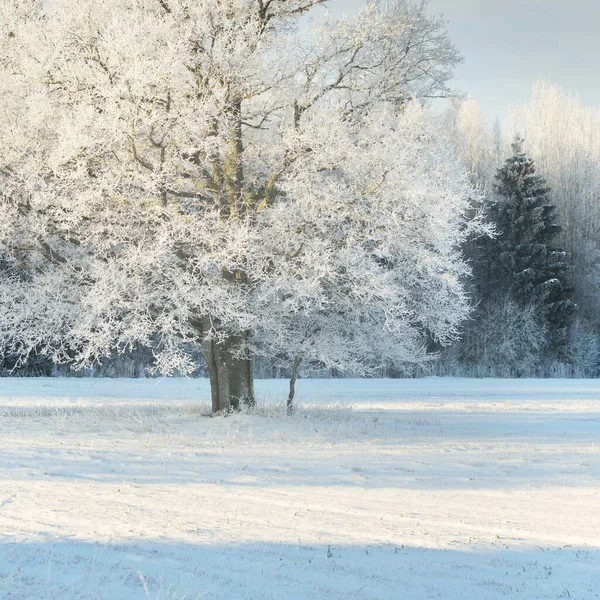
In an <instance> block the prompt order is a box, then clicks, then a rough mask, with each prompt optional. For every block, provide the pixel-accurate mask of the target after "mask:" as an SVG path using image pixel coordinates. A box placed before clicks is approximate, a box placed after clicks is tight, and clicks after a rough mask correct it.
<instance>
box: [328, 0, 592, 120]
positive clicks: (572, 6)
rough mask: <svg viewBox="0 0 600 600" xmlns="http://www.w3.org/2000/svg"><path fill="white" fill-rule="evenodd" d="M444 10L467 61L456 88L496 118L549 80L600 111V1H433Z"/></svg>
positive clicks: (340, 0)
mask: <svg viewBox="0 0 600 600" xmlns="http://www.w3.org/2000/svg"><path fill="white" fill-rule="evenodd" d="M364 3H365V2H364V0H334V1H333V2H332V4H331V12H332V13H333V14H334V15H339V14H341V13H343V12H345V13H347V14H355V13H356V12H357V11H358V10H359V8H360V7H361V6H363V5H364ZM428 10H429V12H431V13H434V14H439V13H443V14H444V16H445V18H446V19H447V20H448V21H449V24H448V29H449V32H450V36H451V38H452V41H453V42H454V43H455V44H456V45H457V46H458V47H459V48H460V50H461V52H462V53H463V55H464V57H465V60H464V63H463V64H462V65H460V66H459V67H458V69H457V70H456V77H455V85H456V86H457V87H458V88H459V90H460V91H462V92H469V93H470V94H471V95H472V96H474V97H475V99H476V100H477V101H478V102H479V104H481V106H482V108H483V110H484V111H485V113H486V115H487V117H488V119H489V120H490V121H491V120H493V119H494V117H496V116H497V117H502V116H503V114H504V113H505V111H506V109H507V108H508V105H509V104H510V103H516V102H521V101H524V100H526V99H527V98H528V97H529V94H530V91H531V87H532V84H533V82H534V81H535V80H536V79H537V78H539V77H544V78H546V79H548V80H549V81H551V82H552V83H557V84H558V85H560V86H561V87H562V88H564V89H566V90H570V91H574V92H578V93H579V95H580V96H581V99H582V100H583V102H584V103H585V104H589V105H594V106H600V0H429V8H428Z"/></svg>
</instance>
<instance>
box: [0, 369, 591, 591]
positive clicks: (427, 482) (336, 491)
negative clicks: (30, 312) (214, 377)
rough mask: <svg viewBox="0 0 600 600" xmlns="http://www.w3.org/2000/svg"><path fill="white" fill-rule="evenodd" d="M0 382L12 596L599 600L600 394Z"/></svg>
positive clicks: (560, 384)
mask: <svg viewBox="0 0 600 600" xmlns="http://www.w3.org/2000/svg"><path fill="white" fill-rule="evenodd" d="M297 389H298V410H297V411H296V414H295V415H294V416H292V417H286V416H285V414H284V408H283V406H284V399H285V396H286V392H287V382H286V381H281V380H280V381H257V382H256V390H257V396H258V399H259V406H258V407H257V409H256V410H255V411H253V412H247V413H242V414H235V415H233V416H230V417H227V418H223V417H219V418H210V417H209V416H207V415H208V413H209V412H210V409H209V402H208V401H209V387H208V382H207V381H205V380H186V379H166V380H162V381H156V380H106V379H104V380H101V379H12V378H11V379H1V380H0V598H1V599H2V600H16V599H36V600H37V599H43V600H49V599H57V600H60V599H68V600H75V599H77V600H80V599H106V600H120V599H127V600H129V599H133V600H138V599H140V600H147V599H152V600H159V599H160V600H166V599H168V600H182V599H184V598H185V599H188V600H191V599H195V598H213V599H223V600H232V599H248V600H261V599H265V600H266V599H268V600H272V599H284V600H301V599H302V600H304V599H325V600H336V599H355V600H362V599H370V600H410V599H415V600H416V599H418V600H421V599H426V598H442V599H461V600H462V599H467V600H482V599H483V600H485V599H488V598H489V599H493V598H514V599H517V598H518V599H520V600H531V599H537V598H539V599H541V598H544V599H546V598H573V599H578V600H588V599H592V598H598V597H600V568H599V567H600V460H599V459H600V383H599V382H598V381H593V380H586V381H580V380H544V381H539V380H493V379H486V380H467V379H438V378H427V379H419V380H300V381H298V384H297Z"/></svg>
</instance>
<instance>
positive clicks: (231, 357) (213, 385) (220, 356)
mask: <svg viewBox="0 0 600 600" xmlns="http://www.w3.org/2000/svg"><path fill="white" fill-rule="evenodd" d="M203 329H204V335H205V336H206V334H207V333H208V332H209V331H210V328H208V327H206V326H205V327H203ZM248 335H249V334H248V333H243V334H235V335H229V336H228V337H226V338H225V339H223V340H216V339H214V338H211V337H208V338H206V337H205V339H203V341H202V353H203V354H204V359H205V360H206V366H207V369H208V375H209V377H210V393H211V398H212V412H213V414H223V413H228V412H231V411H232V410H239V408H240V407H241V406H242V405H246V406H254V405H255V404H256V401H255V399H254V376H253V372H252V371H253V370H252V362H253V361H252V357H251V356H249V357H245V358H239V357H237V356H235V351H236V350H237V349H238V348H239V347H240V346H241V345H242V344H243V342H245V341H246V339H247V337H248Z"/></svg>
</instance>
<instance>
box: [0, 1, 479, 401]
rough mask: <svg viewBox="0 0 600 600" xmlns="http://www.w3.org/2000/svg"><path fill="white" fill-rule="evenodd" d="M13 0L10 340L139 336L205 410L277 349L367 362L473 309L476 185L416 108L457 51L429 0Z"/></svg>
mask: <svg viewBox="0 0 600 600" xmlns="http://www.w3.org/2000/svg"><path fill="white" fill-rule="evenodd" d="M326 5H327V0H104V1H103V2H97V1H96V0H79V1H78V2H72V0H47V1H45V2H42V3H39V2H37V1H35V0H4V1H3V2H2V8H1V16H0V19H1V22H2V27H1V31H0V142H1V143H0V148H1V149H2V151H1V153H0V178H1V182H0V186H1V194H2V195H1V198H0V203H1V205H0V230H1V235H0V239H1V240H2V241H1V252H2V254H3V256H2V257H0V258H1V259H2V260H3V261H4V263H3V264H4V265H5V268H4V269H3V270H2V275H1V278H2V279H1V282H0V305H1V310H0V331H1V332H2V338H3V339H2V344H3V351H4V352H10V353H12V354H19V355H21V356H27V355H28V353H31V352H38V353H39V352H43V353H47V354H50V355H51V356H52V358H53V359H54V360H55V361H58V362H60V361H72V362H75V363H76V364H81V365H85V364H89V363H90V362H93V361H94V360H98V359H99V358H101V357H102V356H106V355H108V354H111V353H114V352H119V351H125V350H126V349H128V348H130V347H132V346H133V345H136V344H145V345H148V346H150V347H152V348H153V349H154V352H155V355H156V366H157V368H158V369H159V370H160V371H161V372H163V373H165V374H169V373H173V372H180V373H181V372H183V373H185V372H186V371H188V370H189V369H190V368H192V367H193V365H191V364H190V359H189V358H188V356H187V354H186V352H185V350H186V347H189V343H190V342H200V343H201V344H202V348H203V352H204V356H205V359H206V363H207V365H208V372H209V374H210V379H211V387H212V401H213V410H214V411H215V412H217V411H222V410H228V409H229V408H231V407H232V406H236V405H238V404H239V403H240V402H253V396H254V394H253V381H252V356H253V353H256V352H263V353H267V354H270V355H275V354H277V355H280V356H286V357H288V358H289V360H290V361H294V360H296V359H298V358H306V359H309V360H314V361H320V362H321V363H322V364H324V365H326V366H335V367H339V368H351V369H353V370H355V371H358V372H367V371H368V370H369V369H370V368H373V367H374V366H376V364H377V361H380V360H382V357H384V358H385V359H386V360H390V361H395V362H399V361H418V360H421V359H423V357H424V356H425V350H424V345H423V337H424V334H427V335H429V336H433V337H434V338H435V339H438V340H440V341H442V342H443V341H446V340H449V339H451V338H452V337H453V336H455V334H456V331H457V326H458V324H459V323H460V321H461V320H462V319H463V318H464V316H465V314H466V313H467V301H466V298H465V295H464V292H463V288H462V286H461V277H462V276H463V275H464V274H465V272H466V270H467V269H466V267H465V265H464V263H463V262H462V261H461V258H460V255H459V253H458V251H457V246H458V244H459V243H460V241H461V240H462V239H463V236H464V235H465V229H466V220H465V217H464V211H465V208H466V207H467V205H466V198H467V196H468V195H469V193H470V189H469V184H468V178H467V177H466V176H465V174H464V172H463V171H462V170H461V169H460V168H459V167H458V166H457V164H456V163H455V162H454V160H453V159H452V156H451V153H450V151H449V150H448V148H447V146H446V145H444V143H443V142H442V140H441V138H440V137H439V136H438V135H437V132H436V130H435V129H434V128H433V127H432V125H431V124H430V119H428V117H427V113H426V112H425V111H424V109H422V108H421V107H420V103H421V104H422V101H423V100H424V99H427V98H429V97H435V96H441V95H445V94H447V93H448V90H447V82H448V80H449V77H450V74H451V69H452V67H453V65H454V64H455V63H456V62H457V61H458V59H459V56H458V53H457V51H456V49H455V48H454V47H453V46H452V44H451V43H450V41H449V40H448V38H447V35H446V31H445V27H444V23H443V21H441V20H439V19H437V18H430V17H428V16H426V14H425V6H424V3H422V2H421V3H419V2H417V3H413V2H411V1H410V0H394V1H391V2H388V3H370V4H368V5H367V6H366V7H365V8H364V9H363V10H362V12H361V13H360V14H359V15H358V17H357V18H356V19H354V20H341V21H339V22H330V21H327V20H325V21H314V22H313V23H312V25H311V24H310V23H308V25H305V24H302V25H301V26H299V23H300V19H306V17H307V13H308V14H309V13H311V12H314V11H315V10H318V9H319V8H321V9H322V8H323V6H326Z"/></svg>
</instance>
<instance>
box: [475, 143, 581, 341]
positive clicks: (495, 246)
mask: <svg viewBox="0 0 600 600" xmlns="http://www.w3.org/2000/svg"><path fill="white" fill-rule="evenodd" d="M512 148H513V156H511V157H510V158H508V159H507V160H506V162H505V163H504V165H503V166H501V167H500V168H499V169H498V171H497V173H496V176H495V183H494V188H493V191H494V194H495V197H494V200H493V201H492V203H491V205H490V208H489V218H490V220H491V221H493V223H494V224H495V226H496V229H497V233H498V235H497V237H495V238H494V239H485V240H483V241H482V242H481V245H480V251H481V254H480V257H479V261H478V263H479V264H478V265H476V269H475V270H476V276H477V280H478V288H479V293H480V296H481V298H482V300H483V301H484V302H485V301H489V300H491V299H493V298H495V297H497V295H498V293H500V292H502V293H505V294H507V295H508V296H509V297H511V298H512V299H513V300H515V301H516V302H517V303H518V304H520V305H521V306H525V305H529V304H532V305H535V306H537V307H538V309H539V313H540V319H541V321H542V322H544V323H545V324H546V326H547V329H548V336H549V339H548V342H549V345H550V349H551V350H554V351H559V350H560V348H561V346H562V344H563V342H564V341H565V339H566V335H567V330H568V326H569V323H570V322H571V320H572V317H573V314H574V312H575V308H576V306H575V304H574V303H573V302H572V300H571V295H572V289H571V288H570V286H569V285H568V279H569V271H570V267H569V265H568V263H567V257H566V253H565V252H563V251H562V250H561V249H559V248H558V247H556V246H555V245H554V240H555V239H556V236H557V234H558V233H559V232H560V226H559V225H557V223H556V214H555V207H554V206H552V205H551V204H550V203H549V202H550V200H549V193H550V189H549V188H548V187H547V185H546V182H545V180H544V179H543V178H542V177H540V176H539V175H537V174H536V170H535V165H534V163H533V160H532V159H531V158H528V157H527V156H526V155H525V153H524V152H523V142H522V140H521V139H519V138H516V139H515V142H514V143H513V145H512Z"/></svg>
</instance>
